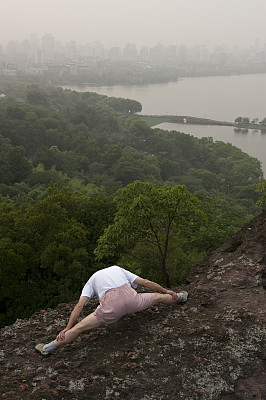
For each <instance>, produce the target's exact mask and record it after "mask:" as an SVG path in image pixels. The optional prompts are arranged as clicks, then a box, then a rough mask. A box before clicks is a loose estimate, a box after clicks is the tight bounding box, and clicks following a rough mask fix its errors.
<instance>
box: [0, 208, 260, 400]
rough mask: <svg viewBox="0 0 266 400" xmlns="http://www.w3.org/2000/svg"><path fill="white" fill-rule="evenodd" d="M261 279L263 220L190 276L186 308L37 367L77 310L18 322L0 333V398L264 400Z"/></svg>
mask: <svg viewBox="0 0 266 400" xmlns="http://www.w3.org/2000/svg"><path fill="white" fill-rule="evenodd" d="M265 270H266V211H264V212H263V213H262V214H261V215H260V216H258V217H256V218H255V219H253V220H252V221H251V222H250V223H249V224H248V225H246V226H245V227H244V228H243V229H242V230H241V231H239V232H238V233H237V234H236V235H234V236H233V237H232V238H231V239H230V240H229V241H228V242H226V243H225V244H223V245H222V246H221V247H220V248H218V249H216V250H215V251H213V252H212V253H211V254H210V255H209V256H208V257H206V259H205V260H203V261H202V262H201V263H200V264H198V265H195V266H194V267H193V270H192V271H191V274H190V278H189V282H188V283H187V285H186V286H185V287H184V289H187V290H188V291H189V293H190V300H189V302H188V303H187V304H186V305H185V306H180V305H172V306H169V307H166V306H154V307H152V308H151V309H149V310H147V311H144V312H142V313H138V314H134V315H131V316H127V317H125V318H123V319H122V320H120V321H119V322H118V323H117V324H116V325H111V326H109V327H104V326H102V327H99V328H97V329H96V330H94V331H91V332H90V333H87V334H84V335H83V336H82V338H80V339H78V340H77V341H76V342H75V343H74V344H73V345H71V346H67V347H66V348H64V349H61V350H58V351H57V352H56V353H54V354H52V355H51V357H49V358H44V359H43V358H41V357H40V356H39V355H38V354H36V353H35V351H34V345H35V344H36V343H38V342H40V341H41V342H48V341H50V340H52V339H53V338H54V337H55V334H56V333H57V332H58V331H60V330H61V329H62V328H63V327H65V325H66V321H67V320H68V317H69V314H70V312H71V310H72V308H73V306H74V303H73V304H60V305H59V306H58V308H57V309H56V310H42V311H40V312H38V313H35V314H34V315H33V316H32V317H31V318H30V319H28V320H17V321H16V323H15V324H13V325H12V326H9V327H5V328H3V329H2V330H1V347H0V371H1V375H2V378H1V389H0V394H1V398H2V399H8V400H17V399H27V400H29V399H34V400H38V399H40V400H41V399H42V400H50V399H53V400H54V399H73V400H74V399H86V400H94V399H101V400H103V399H122V400H124V399H132V400H133V399H137V400H152V399H156V400H159V399H162V400H164V399H173V400H179V399H180V400H197V399H200V400H212V399H219V400H252V399H256V400H262V399H266V388H265V382H266V373H265V365H264V363H265V352H266V351H265V275H266V274H265ZM95 306H96V303H95V301H93V302H91V303H90V305H89V306H88V307H87V310H86V314H87V313H90V312H91V311H92V310H93V309H94V308H95Z"/></svg>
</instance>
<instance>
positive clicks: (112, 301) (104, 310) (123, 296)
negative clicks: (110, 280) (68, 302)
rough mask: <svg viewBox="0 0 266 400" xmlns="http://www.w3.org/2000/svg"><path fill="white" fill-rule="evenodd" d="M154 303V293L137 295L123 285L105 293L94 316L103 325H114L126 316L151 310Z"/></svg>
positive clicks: (130, 288)
mask: <svg viewBox="0 0 266 400" xmlns="http://www.w3.org/2000/svg"><path fill="white" fill-rule="evenodd" d="M153 302H154V294H153V293H137V292H136V291H135V290H134V289H133V288H132V287H130V286H127V285H123V286H119V287H117V288H114V289H110V290H108V292H106V293H105V295H104V296H103V297H102V298H101V300H100V305H99V306H98V307H97V308H96V310H95V311H94V315H96V317H97V319H98V320H99V322H101V323H102V324H113V323H114V322H117V321H118V320H119V319H120V318H121V317H123V316H124V315H126V314H133V313H135V312H138V311H142V310H145V309H146V308H149V307H150V306H151V305H152V304H153Z"/></svg>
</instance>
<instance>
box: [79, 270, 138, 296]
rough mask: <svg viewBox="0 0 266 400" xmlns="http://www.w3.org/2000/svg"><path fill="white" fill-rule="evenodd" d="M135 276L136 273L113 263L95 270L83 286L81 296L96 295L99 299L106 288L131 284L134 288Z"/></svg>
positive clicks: (136, 276)
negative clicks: (110, 265)
mask: <svg viewBox="0 0 266 400" xmlns="http://www.w3.org/2000/svg"><path fill="white" fill-rule="evenodd" d="M137 278H138V275H135V274H133V273H132V272H129V271H127V270H126V269H123V268H120V267H118V265H113V266H112V267H108V268H104V269H101V270H100V271H97V272H95V273H94V274H93V275H92V276H91V277H90V279H89V280H88V282H87V283H86V285H85V286H84V288H83V290H82V293H81V296H86V297H92V296H97V297H98V299H99V300H100V299H101V298H102V297H103V295H104V294H105V293H106V292H107V291H108V290H110V289H114V288H117V287H119V286H122V285H127V286H132V287H133V288H134V289H135V288H136V287H137V286H138V285H137V284H136V283H133V282H134V280H135V279H137Z"/></svg>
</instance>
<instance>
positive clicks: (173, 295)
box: [166, 290, 179, 300]
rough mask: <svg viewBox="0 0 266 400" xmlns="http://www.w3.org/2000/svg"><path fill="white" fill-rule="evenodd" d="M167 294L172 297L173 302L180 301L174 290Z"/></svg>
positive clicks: (168, 291)
mask: <svg viewBox="0 0 266 400" xmlns="http://www.w3.org/2000/svg"><path fill="white" fill-rule="evenodd" d="M166 294H170V295H171V296H172V298H173V300H178V299H179V296H178V294H177V293H176V292H174V291H173V290H167V291H166Z"/></svg>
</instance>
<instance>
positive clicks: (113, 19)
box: [0, 0, 266, 47]
mask: <svg viewBox="0 0 266 400" xmlns="http://www.w3.org/2000/svg"><path fill="white" fill-rule="evenodd" d="M0 7H1V8H0V10H1V11H0V43H2V44H6V43H7V42H8V40H10V39H12V40H23V39H29V35H30V33H37V34H38V35H39V36H40V37H41V36H42V35H43V34H45V33H51V34H52V35H53V36H54V37H55V38H56V39H58V40H61V41H64V42H65V41H70V40H76V41H77V42H78V43H90V42H94V41H97V40H99V41H101V42H102V43H103V44H105V45H106V46H107V47H110V46H123V45H124V44H125V43H127V42H130V43H136V44H137V46H138V47H140V46H142V45H148V46H153V45H156V44H157V43H162V44H163V45H168V44H175V45H181V44H185V45H188V46H191V45H202V44H206V45H207V46H209V47H210V46H214V45H216V44H228V45H230V46H235V45H239V46H241V47H249V46H251V45H253V44H254V42H255V40H256V39H258V40H259V44H260V45H263V44H264V43H266V23H265V17H266V0H0Z"/></svg>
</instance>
